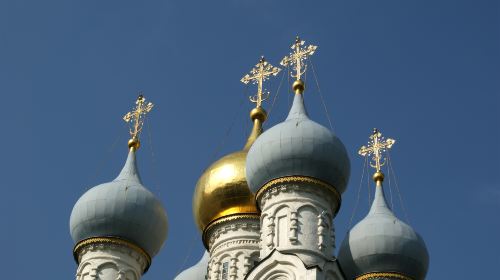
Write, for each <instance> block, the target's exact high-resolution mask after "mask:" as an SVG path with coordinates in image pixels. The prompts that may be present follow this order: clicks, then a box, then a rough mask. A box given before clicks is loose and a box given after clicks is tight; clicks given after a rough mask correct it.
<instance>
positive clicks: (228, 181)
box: [193, 57, 280, 247]
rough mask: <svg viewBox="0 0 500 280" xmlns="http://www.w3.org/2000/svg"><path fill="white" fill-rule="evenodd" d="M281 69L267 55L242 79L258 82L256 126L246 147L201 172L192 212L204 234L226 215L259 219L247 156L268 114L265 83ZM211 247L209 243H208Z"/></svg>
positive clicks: (252, 113)
mask: <svg viewBox="0 0 500 280" xmlns="http://www.w3.org/2000/svg"><path fill="white" fill-rule="evenodd" d="M279 71H280V69H279V68H277V67H274V66H272V65H271V64H270V63H268V62H267V61H266V60H265V59H264V57H261V59H260V60H259V62H258V63H257V64H256V65H255V67H254V68H253V69H252V70H251V71H250V73H249V74H247V75H245V76H244V77H243V78H242V79H241V82H242V83H244V84H248V83H250V82H251V83H253V84H256V85H257V86H258V87H257V93H256V95H255V96H252V97H250V101H251V102H253V103H255V104H256V107H255V108H254V109H252V111H250V118H251V120H252V122H253V129H252V132H251V133H250V136H249V137H248V139H247V142H246V144H245V146H244V147H243V150H241V151H237V152H234V153H231V154H229V155H226V156H224V157H222V158H221V159H219V160H217V161H216V162H214V163H213V164H212V165H210V166H209V167H208V168H207V169H206V170H205V171H204V172H203V174H202V175H201V177H200V179H199V180H198V183H197V184H196V189H195V192H194V196H193V214H194V219H195V221H196V225H197V226H198V229H199V230H200V231H201V232H203V242H204V244H205V246H207V242H206V240H205V235H206V233H207V231H208V229H209V227H210V225H211V224H214V223H215V222H217V221H222V220H223V219H224V218H236V217H242V216H243V217H245V218H256V219H258V218H259V210H258V209H257V206H256V203H255V196H254V194H253V193H252V192H251V191H250V189H249V188H248V183H247V178H246V158H247V154H248V151H249V150H250V147H251V146H252V144H253V143H254V141H255V140H256V139H257V137H259V135H261V134H262V123H263V122H264V121H265V120H266V118H267V113H266V111H265V110H264V109H262V107H261V105H262V101H264V100H266V99H267V98H269V92H267V91H266V90H264V88H263V82H264V81H266V80H268V79H269V77H270V76H276V75H277V74H278V73H279ZM207 247H208V246H207Z"/></svg>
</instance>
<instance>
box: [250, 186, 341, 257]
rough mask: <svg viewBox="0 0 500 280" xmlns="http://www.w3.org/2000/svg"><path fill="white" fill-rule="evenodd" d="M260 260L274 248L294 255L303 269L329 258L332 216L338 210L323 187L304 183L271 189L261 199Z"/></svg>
mask: <svg viewBox="0 0 500 280" xmlns="http://www.w3.org/2000/svg"><path fill="white" fill-rule="evenodd" d="M259 204H260V206H261V210H262V214H261V239H262V241H263V243H264V244H262V246H261V251H260V257H261V259H263V258H265V257H267V256H268V255H269V254H270V253H271V252H272V251H273V250H274V249H277V250H278V251H280V252H282V253H292V254H295V255H297V256H298V257H299V258H300V259H301V260H302V261H303V262H304V264H306V265H307V266H313V265H319V266H323V264H324V262H325V261H327V260H331V259H332V258H333V250H334V248H335V228H334V225H333V217H334V215H335V211H336V210H337V209H338V207H340V205H339V201H338V200H337V199H336V197H335V196H334V195H333V193H332V192H331V191H329V190H327V189H325V187H319V186H315V185H307V184H304V183H285V184H281V185H278V186H275V187H273V188H271V189H269V190H266V191H265V193H264V194H263V195H262V196H261V198H260V200H259Z"/></svg>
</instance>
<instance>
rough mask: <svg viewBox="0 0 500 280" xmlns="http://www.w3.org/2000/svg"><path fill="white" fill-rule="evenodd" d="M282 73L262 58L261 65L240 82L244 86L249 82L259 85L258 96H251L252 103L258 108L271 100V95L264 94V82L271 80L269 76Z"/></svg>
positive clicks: (257, 65) (256, 66)
mask: <svg viewBox="0 0 500 280" xmlns="http://www.w3.org/2000/svg"><path fill="white" fill-rule="evenodd" d="M280 71H281V69H279V68H278V67H274V66H272V65H271V64H270V63H268V62H267V61H266V59H265V58H264V57H263V56H262V57H261V58H260V60H259V63H257V64H256V65H255V67H254V68H253V69H252V70H250V74H246V75H245V76H244V77H243V78H241V80H240V81H241V82H242V83H244V84H248V83H249V82H252V83H253V84H257V94H256V95H255V96H250V101H251V102H253V103H256V105H257V108H259V107H260V106H261V105H262V101H264V100H266V99H268V98H269V94H270V93H269V92H264V90H263V87H262V85H263V83H264V81H267V80H269V76H271V75H273V76H276V75H278V73H279V72H280ZM264 95H265V96H264Z"/></svg>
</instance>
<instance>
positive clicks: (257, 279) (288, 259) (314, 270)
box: [244, 250, 344, 280]
mask: <svg viewBox="0 0 500 280" xmlns="http://www.w3.org/2000/svg"><path fill="white" fill-rule="evenodd" d="M244 279H245V280H344V276H343V274H342V273H341V272H340V269H339V266H338V263H337V262H336V261H327V262H325V263H324V265H323V266H322V267H318V266H312V267H306V266H305V265H304V263H303V262H302V260H301V259H300V258H299V257H297V256H296V255H293V254H282V253H280V252H279V251H277V250H273V251H272V253H271V254H270V255H269V256H267V258H265V259H264V260H262V262H261V263H259V265H258V266H256V267H255V268H254V269H253V270H252V271H250V273H249V274H248V275H247V276H246V278H244Z"/></svg>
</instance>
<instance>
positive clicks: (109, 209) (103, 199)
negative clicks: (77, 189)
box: [70, 96, 168, 269]
mask: <svg viewBox="0 0 500 280" xmlns="http://www.w3.org/2000/svg"><path fill="white" fill-rule="evenodd" d="M139 100H142V101H143V97H142V96H140V97H139V99H138V102H139ZM137 104H138V107H137V108H139V106H142V103H141V104H139V103H137ZM150 104H151V103H150ZM146 105H149V104H146ZM151 107H152V105H151ZM135 113H137V114H136V117H137V118H139V116H141V115H142V114H144V112H142V113H141V112H140V111H139V109H137V111H134V114H135ZM139 121H140V120H138V119H136V120H135V124H134V127H135V131H134V132H131V134H133V137H132V139H131V140H130V141H129V143H128V146H129V153H128V157H127V160H126V162H125V165H124V166H123V169H122V170H121V172H120V174H119V175H118V177H116V179H114V180H113V181H111V182H108V183H104V184H100V185H98V186H95V187H93V188H91V189H90V190H88V191H87V192H86V193H85V194H83V195H82V196H81V197H80V198H79V199H78V201H77V202H76V204H75V205H74V207H73V211H72V212H71V217H70V233H71V237H72V238H73V240H74V242H75V244H76V245H75V248H74V255H75V258H77V255H78V252H79V250H80V249H82V247H84V246H85V245H88V244H92V243H100V242H108V243H114V244H122V245H123V244H124V245H128V246H129V247H131V248H133V249H136V250H137V251H139V253H143V255H145V257H146V259H147V260H148V262H150V261H151V258H152V257H154V256H155V255H156V254H157V253H158V252H159V251H160V249H161V247H162V246H163V244H164V242H165V239H166V238H167V228H168V224H167V215H166V212H165V209H164V208H163V206H162V204H161V202H160V201H159V200H158V199H157V198H156V197H155V196H154V195H153V194H152V193H151V192H150V191H149V190H147V189H146V188H145V187H144V185H143V184H142V182H141V178H140V175H139V172H138V170H137V164H136V155H135V154H136V150H137V149H138V148H139V145H140V142H139V140H138V138H137V136H138V131H140V125H141V124H142V123H139ZM138 123H139V125H137V124H138ZM146 269H147V268H146Z"/></svg>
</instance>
